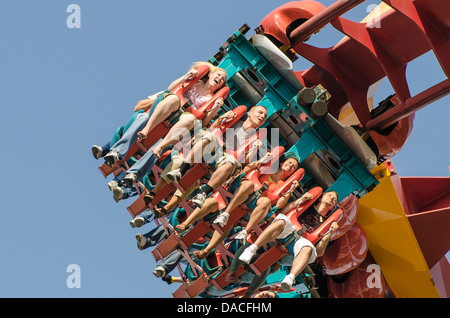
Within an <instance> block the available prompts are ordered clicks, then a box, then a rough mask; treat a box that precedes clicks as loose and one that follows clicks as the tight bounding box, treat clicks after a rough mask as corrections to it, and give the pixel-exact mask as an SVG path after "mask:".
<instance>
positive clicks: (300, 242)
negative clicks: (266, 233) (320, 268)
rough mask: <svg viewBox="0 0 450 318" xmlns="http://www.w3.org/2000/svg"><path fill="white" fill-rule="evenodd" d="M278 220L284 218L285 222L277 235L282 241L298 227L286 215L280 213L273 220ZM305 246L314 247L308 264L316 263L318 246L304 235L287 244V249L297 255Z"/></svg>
mask: <svg viewBox="0 0 450 318" xmlns="http://www.w3.org/2000/svg"><path fill="white" fill-rule="evenodd" d="M276 220H283V221H284V223H285V225H284V228H283V231H282V232H281V233H280V234H279V235H278V236H277V239H278V240H281V241H282V240H286V239H287V238H288V237H289V236H290V235H291V234H292V233H294V232H295V231H296V229H295V228H294V226H293V225H292V223H291V221H290V220H289V219H288V217H287V216H286V215H284V214H278V215H277V217H276V218H275V219H274V220H273V222H275V221H276ZM305 246H309V247H311V249H312V253H311V256H310V257H309V260H308V264H311V263H314V261H315V260H316V258H317V251H316V247H315V246H314V245H313V244H312V243H311V242H310V241H309V240H307V239H305V238H304V237H302V236H300V237H298V238H297V239H295V240H294V241H293V242H291V243H290V244H289V245H288V246H287V249H288V250H289V252H290V253H291V254H292V255H294V257H295V256H297V254H298V253H300V251H301V249H302V248H303V247H305Z"/></svg>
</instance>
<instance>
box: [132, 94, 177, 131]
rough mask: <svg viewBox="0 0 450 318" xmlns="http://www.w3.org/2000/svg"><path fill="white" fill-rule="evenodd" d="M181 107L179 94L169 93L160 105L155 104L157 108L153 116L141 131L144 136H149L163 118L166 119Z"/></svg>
mask: <svg viewBox="0 0 450 318" xmlns="http://www.w3.org/2000/svg"><path fill="white" fill-rule="evenodd" d="M179 107H180V99H179V98H178V96H175V95H169V96H167V97H166V98H165V99H164V100H162V101H161V102H160V103H158V105H156V106H155V110H154V112H153V114H152V116H151V117H150V118H149V120H148V121H147V125H145V127H144V129H142V131H141V132H140V133H139V134H140V135H142V137H143V138H144V136H145V138H146V137H147V136H148V133H149V132H150V131H151V130H152V129H153V128H155V127H156V126H157V125H158V124H160V123H161V122H162V121H163V120H165V119H166V118H167V117H169V115H170V114H171V113H173V112H174V111H176V110H177V109H178V108H179ZM145 138H144V139H145Z"/></svg>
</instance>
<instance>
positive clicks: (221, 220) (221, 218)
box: [213, 212, 230, 227]
mask: <svg viewBox="0 0 450 318" xmlns="http://www.w3.org/2000/svg"><path fill="white" fill-rule="evenodd" d="M229 217H230V215H229V214H228V213H227V212H222V213H220V214H219V215H218V216H217V218H216V219H215V220H214V222H213V223H216V224H219V226H222V227H223V226H225V224H227V222H228V218H229Z"/></svg>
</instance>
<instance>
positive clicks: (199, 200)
mask: <svg viewBox="0 0 450 318" xmlns="http://www.w3.org/2000/svg"><path fill="white" fill-rule="evenodd" d="M205 200H206V193H204V192H200V193H198V194H197V195H196V196H195V197H193V198H192V203H194V204H195V205H196V206H198V207H199V208H200V209H201V208H202V207H203V204H204V203H205Z"/></svg>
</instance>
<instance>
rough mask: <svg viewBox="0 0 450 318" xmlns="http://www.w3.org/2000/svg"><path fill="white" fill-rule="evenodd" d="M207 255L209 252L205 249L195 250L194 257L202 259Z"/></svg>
mask: <svg viewBox="0 0 450 318" xmlns="http://www.w3.org/2000/svg"><path fill="white" fill-rule="evenodd" d="M206 256H208V254H207V253H206V252H205V251H204V250H201V251H195V252H194V257H195V258H196V259H198V260H199V261H201V260H202V259H205V258H206Z"/></svg>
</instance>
